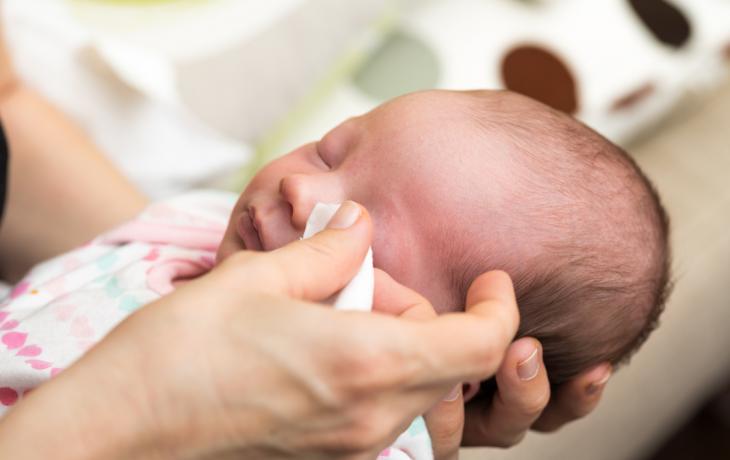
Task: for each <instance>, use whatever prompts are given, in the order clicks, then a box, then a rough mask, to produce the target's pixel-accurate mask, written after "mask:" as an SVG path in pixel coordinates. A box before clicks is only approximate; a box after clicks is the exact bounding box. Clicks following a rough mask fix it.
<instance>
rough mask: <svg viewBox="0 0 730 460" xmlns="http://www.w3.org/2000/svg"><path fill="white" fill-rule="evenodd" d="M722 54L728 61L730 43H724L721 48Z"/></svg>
mask: <svg viewBox="0 0 730 460" xmlns="http://www.w3.org/2000/svg"><path fill="white" fill-rule="evenodd" d="M722 54H723V55H724V57H725V59H726V60H728V61H730V43H728V44H727V45H725V49H723V51H722Z"/></svg>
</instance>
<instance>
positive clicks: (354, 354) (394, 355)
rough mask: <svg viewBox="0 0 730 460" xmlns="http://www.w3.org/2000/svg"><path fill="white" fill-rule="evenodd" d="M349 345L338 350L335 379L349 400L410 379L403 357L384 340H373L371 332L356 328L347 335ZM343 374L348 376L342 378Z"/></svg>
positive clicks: (342, 395)
mask: <svg viewBox="0 0 730 460" xmlns="http://www.w3.org/2000/svg"><path fill="white" fill-rule="evenodd" d="M348 343H349V346H347V347H341V349H340V350H339V351H338V352H337V354H338V355H339V356H338V357H336V358H335V359H336V361H337V365H336V366H335V367H336V372H337V374H338V375H339V378H338V379H334V380H335V382H337V383H338V384H339V385H340V386H339V387H338V388H337V390H338V393H339V394H340V396H341V397H343V398H344V399H345V400H346V401H352V400H357V399H360V398H362V397H364V396H372V395H373V394H375V393H377V392H379V391H383V390H387V389H390V388H395V387H400V386H403V385H404V384H406V383H407V382H408V380H409V375H410V374H409V366H408V364H407V362H406V361H407V360H406V359H405V358H404V356H403V355H402V354H401V353H399V352H398V351H397V349H394V348H392V347H390V346H383V345H382V343H381V341H379V340H373V338H372V334H371V333H368V332H367V331H364V330H359V328H356V329H355V330H353V331H352V333H351V334H350V335H349V337H348ZM342 376H347V377H346V378H344V379H343V378H342Z"/></svg>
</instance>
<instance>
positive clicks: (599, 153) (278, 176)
mask: <svg viewBox="0 0 730 460" xmlns="http://www.w3.org/2000/svg"><path fill="white" fill-rule="evenodd" d="M348 199H349V200H354V201H357V202H359V203H361V204H362V205H364V206H365V208H366V209H367V210H368V212H369V213H370V215H371V217H372V221H373V225H374V235H373V255H374V264H375V266H376V267H378V268H381V269H383V270H385V271H386V272H388V273H389V274H390V275H391V276H393V278H395V279H396V280H397V281H399V282H401V283H402V284H404V285H406V286H408V287H411V288H413V289H415V290H416V291H418V292H420V293H422V294H423V295H424V296H425V297H426V298H428V299H429V300H430V301H431V303H432V304H433V305H434V307H435V308H436V309H437V310H438V311H439V312H440V313H443V312H447V311H454V310H459V309H462V308H463V307H462V306H463V305H464V301H465V296H466V291H467V288H468V286H469V284H470V283H471V281H472V280H473V279H474V278H475V277H476V276H478V275H479V274H480V273H483V272H485V271H487V270H491V269H502V270H505V271H506V272H508V273H509V274H510V275H511V276H512V277H513V280H514V284H515V289H516V291H517V299H518V303H519V307H520V313H521V321H520V328H519V332H518V335H519V336H525V335H529V336H533V337H536V338H537V339H539V340H540V341H541V342H542V344H543V346H544V360H545V364H546V366H547V369H548V374H549V376H550V381H551V382H552V383H555V384H559V383H561V382H564V381H566V380H568V379H570V378H571V377H573V376H575V375H577V374H578V373H580V372H581V371H584V370H586V369H588V368H589V367H591V366H592V365H595V364H597V363H600V362H603V361H610V362H611V363H613V364H618V363H620V362H622V361H624V360H626V359H627V358H628V357H629V356H630V355H631V354H632V353H633V352H634V351H636V349H637V348H638V347H639V345H641V343H643V342H644V340H646V338H647V336H648V334H649V333H650V332H651V330H652V329H654V327H655V326H656V323H657V318H658V316H659V314H660V313H661V311H662V307H663V305H664V300H665V297H666V293H667V285H668V279H669V274H668V272H669V268H668V267H669V262H668V261H669V252H668V239H667V233H668V228H667V227H668V225H667V218H666V215H665V213H664V210H663V209H662V207H661V204H660V202H659V198H658V196H657V194H656V192H655V191H654V189H653V187H652V185H651V184H650V183H649V181H648V180H647V178H646V177H645V176H644V174H643V173H642V172H641V171H640V170H639V168H638V167H637V165H636V164H635V163H634V162H633V161H632V160H631V158H630V157H628V156H627V155H626V153H625V152H623V151H622V150H621V149H620V148H618V147H616V146H615V145H613V144H612V143H610V142H609V141H607V140H606V139H605V138H603V137H601V136H600V135H598V134H597V133H595V132H594V131H592V130H591V129H589V128H587V127H586V126H584V125H583V124H581V123H579V122H577V121H576V120H575V119H573V118H571V117H569V116H567V115H565V114H563V113H560V112H557V111H555V110H552V109H550V108H548V107H547V106H545V105H542V104H540V103H538V102H536V101H533V100H531V99H528V98H526V97H523V96H520V95H517V94H513V93H509V92H495V91H473V92H453V91H429V92H421V93H415V94H410V95H407V96H403V97H400V98H397V99H394V100H392V101H390V102H388V103H385V104H383V105H382V106H380V107H378V108H376V109H375V110H373V111H372V112H369V113H367V114H365V115H363V116H360V117H355V118H351V119H349V120H347V121H345V122H344V123H342V124H341V125H339V126H338V127H336V128H335V129H333V130H332V131H330V132H329V133H328V134H327V135H325V136H324V137H323V138H322V139H321V140H320V141H319V142H314V143H311V144H307V145H304V146H302V147H300V148H298V149H296V150H294V151H293V152H291V153H289V154H288V155H286V156H284V157H282V158H280V159H278V160H276V161H273V162H271V163H270V164H268V165H267V166H266V167H264V168H263V169H262V170H261V171H260V172H259V173H258V174H257V175H256V177H255V178H254V179H253V180H252V181H251V183H250V184H249V185H248V187H247V188H246V190H245V191H244V192H243V194H242V195H241V197H240V199H239V200H238V203H237V204H236V207H235V209H234V211H233V214H232V216H231V220H230V223H229V225H228V229H227V231H226V235H225V237H224V239H223V242H222V244H221V246H220V248H219V250H218V258H219V259H221V258H223V257H226V256H227V255H229V254H231V253H232V252H233V251H237V250H242V249H251V250H257V251H258V250H265V251H267V250H272V249H275V248H278V247H280V246H282V245H284V244H286V243H288V242H290V241H292V240H294V239H296V238H298V237H299V236H300V235H301V233H302V230H303V229H304V224H305V222H306V220H307V217H308V216H309V214H310V212H311V210H312V207H313V206H314V204H315V203H316V202H318V201H321V202H342V201H344V200H348Z"/></svg>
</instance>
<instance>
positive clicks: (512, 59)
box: [502, 45, 578, 113]
mask: <svg viewBox="0 0 730 460" xmlns="http://www.w3.org/2000/svg"><path fill="white" fill-rule="evenodd" d="M502 81H503V82H504V85H505V87H506V88H507V89H509V90H512V91H515V92H517V93H521V94H524V95H525V96H530V97H531V98H533V99H537V100H538V101H540V102H542V103H544V104H547V105H549V106H551V107H554V108H556V109H558V110H562V111H564V112H567V113H575V112H576V111H577V110H578V96H577V94H576V84H575V79H574V78H573V75H572V74H571V73H570V70H569V69H568V67H567V66H566V65H565V64H564V63H563V62H562V61H561V60H560V59H559V58H558V57H557V56H555V55H554V54H553V53H551V52H550V51H548V50H546V49H544V48H540V47H538V46H533V45H523V46H518V47H516V48H513V49H512V50H510V51H509V52H508V53H507V54H506V55H505V57H504V59H503V60H502Z"/></svg>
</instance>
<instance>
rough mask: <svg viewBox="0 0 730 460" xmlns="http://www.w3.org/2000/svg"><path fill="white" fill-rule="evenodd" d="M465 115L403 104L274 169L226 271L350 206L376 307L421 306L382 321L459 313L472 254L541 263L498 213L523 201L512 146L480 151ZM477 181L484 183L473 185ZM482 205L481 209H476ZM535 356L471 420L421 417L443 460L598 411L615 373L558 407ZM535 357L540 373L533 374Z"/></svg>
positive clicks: (459, 105) (224, 251)
mask: <svg viewBox="0 0 730 460" xmlns="http://www.w3.org/2000/svg"><path fill="white" fill-rule="evenodd" d="M470 103H471V100H470V99H469V98H468V95H465V94H464V93H455V92H445V91H430V92H424V93H416V94H413V95H408V96H404V97H400V98H397V99H395V100H393V101H391V102H389V103H386V104H384V105H383V106H380V107H378V108H377V109H375V110H374V111H372V112H369V113H367V114H365V115H363V116H360V117H355V118H352V119H349V120H347V121H345V122H344V123H342V124H341V125H339V126H337V127H336V128H334V129H333V130H332V131H330V132H329V133H328V134H326V135H325V136H324V137H323V138H322V139H321V140H320V141H319V142H314V143H310V144H306V145H304V146H302V147H300V148H298V149H296V150H294V151H292V152H291V153H289V154H287V155H285V156H283V157H281V158H279V159H278V160H275V161H273V162H271V163H270V164H268V165H267V166H266V167H264V168H263V169H262V170H261V171H260V172H259V173H258V174H257V175H256V177H255V178H254V179H253V180H252V181H251V183H250V184H249V185H248V187H247V188H246V189H245V190H244V192H243V193H242V195H241V197H240V198H239V200H238V203H237V204H236V206H235V208H234V211H233V212H232V215H231V220H230V222H229V226H228V229H227V230H226V235H225V237H224V239H223V242H222V244H221V246H220V248H219V251H218V258H219V260H224V259H226V258H227V257H229V256H230V255H231V254H234V253H236V252H237V251H241V250H244V249H249V250H256V251H259V250H272V249H275V248H277V247H280V246H281V245H283V244H286V243H288V242H290V241H292V240H295V239H296V238H298V237H299V236H300V235H301V234H302V232H303V230H304V226H305V223H306V219H307V217H308V216H309V214H310V212H311V210H312V208H313V207H314V204H315V203H316V202H318V201H321V202H341V201H344V200H346V199H353V200H355V201H358V202H360V203H361V204H363V205H364V206H365V208H366V209H368V212H369V213H370V215H371V216H372V219H373V224H374V233H373V252H374V257H375V260H374V262H375V266H376V267H378V268H379V269H382V272H378V273H379V274H378V276H377V278H376V286H380V289H377V292H376V296H380V297H382V298H389V297H394V298H398V296H399V295H403V294H402V293H399V292H398V291H396V292H389V288H388V287H387V286H388V283H387V282H386V281H387V280H393V279H394V280H396V281H397V282H398V283H402V284H403V285H405V286H408V287H409V288H411V289H413V290H414V291H417V292H420V293H421V294H423V295H422V296H417V297H412V298H411V299H410V300H409V301H403V299H399V300H400V301H399V302H389V301H385V300H383V301H381V302H376V303H378V304H379V305H380V306H379V307H377V308H376V309H380V311H382V312H385V313H389V314H397V315H400V314H403V311H399V310H398V309H397V308H395V307H393V305H423V304H428V303H429V302H430V304H432V305H433V306H434V309H435V310H436V312H438V313H443V312H448V311H454V310H458V309H460V308H462V307H461V305H464V300H465V299H464V295H463V292H462V291H463V288H461V286H464V285H465V286H468V285H469V283H470V282H471V281H472V280H471V279H461V280H458V281H457V282H454V281H455V280H454V278H456V277H458V276H459V275H460V274H462V275H463V274H464V271H463V270H462V267H460V264H461V263H463V261H464V260H466V259H468V258H473V257H474V256H475V251H476V248H475V245H473V244H470V242H473V241H478V242H479V246H480V250H481V251H483V253H485V254H488V253H492V254H497V253H499V254H501V255H502V257H503V260H504V261H505V263H506V264H508V265H514V264H515V263H519V261H520V260H526V259H527V257H528V255H529V254H531V253H535V251H536V248H535V247H534V246H533V242H531V241H529V240H527V239H524V238H523V239H521V240H519V241H515V239H514V237H515V235H517V234H519V229H518V227H520V226H521V224H520V223H519V221H515V220H514V219H511V218H509V216H506V215H504V214H503V212H502V211H501V210H502V209H505V208H509V206H508V204H509V203H511V202H513V201H516V196H515V194H516V193H519V191H518V190H514V187H511V184H510V178H511V177H513V172H512V171H513V169H514V168H515V165H514V164H513V163H512V162H511V161H510V159H509V146H508V143H507V142H504V139H499V138H495V139H489V140H487V144H486V145H485V144H480V145H478V146H475V145H474V144H473V143H471V142H468V141H466V140H465V139H468V138H469V136H473V131H471V130H472V129H474V127H473V122H471V121H468V122H467V120H466V117H468V116H469V115H467V114H465V109H466V108H467V107H468V104H470ZM466 111H467V112H468V110H466ZM403 120H407V123H404V122H403ZM485 147H486V149H487V152H488V155H487V154H485ZM485 156H486V158H485ZM414 165H418V174H414ZM475 170H477V171H486V173H485V174H483V175H475V174H474V171H475ZM475 194H478V195H479V196H480V197H484V199H483V200H481V201H480V202H479V203H478V204H476V205H475V202H474V199H473V197H474V196H475ZM453 216H458V217H459V218H458V219H455V218H453ZM510 222H514V224H513V225H510ZM444 232H447V233H448V234H449V235H450V238H449V239H448V241H445V239H444V238H443V235H444ZM484 234H487V235H489V239H485V238H484V237H483V235H484ZM505 247H508V248H511V249H510V251H509V252H507V251H504V250H503V248H505ZM422 267H428V269H427V270H425V269H423V268H422ZM472 276H476V274H474V275H472ZM391 277H392V278H391ZM396 284H397V283H396ZM376 300H377V299H376ZM428 315H429V313H428V311H427V310H424V309H419V308H414V309H413V310H412V311H410V312H408V313H407V316H409V317H413V318H415V319H421V318H424V317H428ZM540 351H541V347H540V344H539V342H538V341H537V340H535V339H533V338H530V337H525V338H522V339H520V340H517V341H516V342H514V343H513V344H512V345H511V346H510V347H509V348H508V351H507V354H506V356H505V359H504V361H503V363H502V365H501V367H500V369H499V372H498V373H497V379H496V380H497V385H498V388H497V392H496V393H495V396H494V398H493V401H491V403H490V402H486V403H485V402H484V401H483V400H479V401H476V400H475V401H472V402H470V403H469V404H468V405H467V407H466V414H464V406H463V404H464V400H463V398H462V396H461V394H457V395H456V397H455V398H451V400H445V401H442V402H441V403H439V404H437V405H436V406H434V407H433V408H432V410H431V411H429V413H427V414H426V415H427V416H426V421H427V424H428V426H429V431H430V433H431V436H432V438H433V440H434V447H435V450H436V453H437V458H452V457H455V456H456V455H457V449H458V447H459V445H460V444H461V443H462V442H463V443H464V444H466V445H490V446H501V447H508V446H511V445H514V444H516V443H518V442H519V441H520V440H521V439H522V438H523V437H524V435H525V433H526V432H527V430H528V429H529V428H530V427H533V428H534V429H536V430H540V431H554V430H557V429H558V428H560V427H561V426H562V425H563V424H564V423H566V422H568V421H571V420H574V419H577V418H580V417H582V416H584V415H586V414H587V413H589V412H590V411H591V410H592V409H593V408H595V406H596V405H597V403H598V401H599V400H600V396H601V392H602V389H603V387H604V385H605V383H606V381H607V380H608V377H609V376H610V375H611V366H610V365H609V364H608V363H601V364H598V365H597V366H595V367H593V368H591V369H589V370H587V371H586V372H584V373H582V374H581V375H580V376H578V377H577V378H575V379H574V380H572V381H570V382H568V383H567V384H565V385H563V386H561V387H560V388H558V389H557V391H556V394H555V395H554V397H553V399H551V393H550V385H549V382H548V376H547V373H546V371H545V367H544V364H543V363H542V355H541V352H540ZM531 357H532V358H533V359H534V360H535V362H531V363H527V360H528V359H529V358H531ZM528 364H531V365H532V366H533V367H532V368H535V366H536V368H537V371H536V372H531V373H530V374H529V378H524V377H521V376H520V374H519V372H518V371H519V370H520V369H521V368H522V367H523V366H527V365H528ZM464 415H466V420H464ZM462 431H463V438H462Z"/></svg>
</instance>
